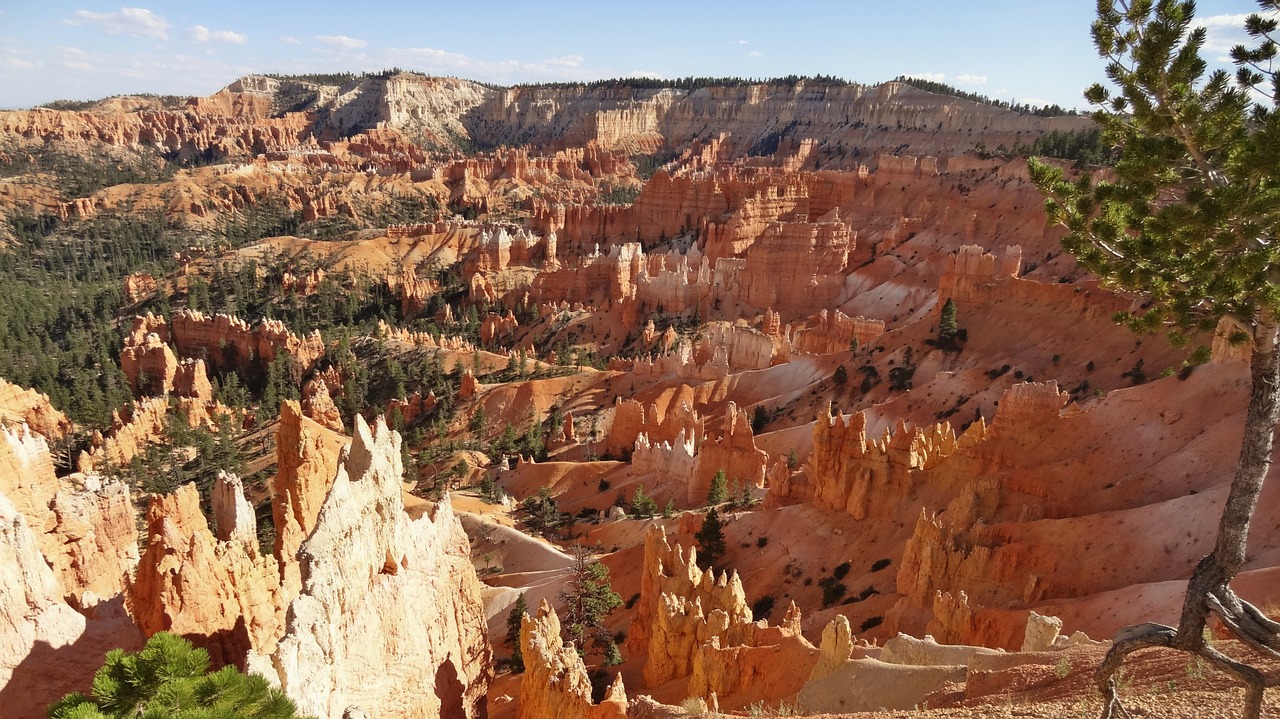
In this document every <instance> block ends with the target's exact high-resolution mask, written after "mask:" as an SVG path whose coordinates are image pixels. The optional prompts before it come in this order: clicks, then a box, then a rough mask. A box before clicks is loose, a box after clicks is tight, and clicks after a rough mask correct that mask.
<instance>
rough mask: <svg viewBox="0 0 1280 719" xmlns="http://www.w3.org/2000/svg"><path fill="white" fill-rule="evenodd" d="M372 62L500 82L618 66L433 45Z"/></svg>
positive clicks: (600, 72) (573, 75) (598, 73)
mask: <svg viewBox="0 0 1280 719" xmlns="http://www.w3.org/2000/svg"><path fill="white" fill-rule="evenodd" d="M363 59H364V60H366V61H367V63H368V64H369V65H370V66H371V67H372V66H379V65H381V66H383V67H392V66H395V67H403V68H405V69H408V70H414V71H417V72H423V73H427V74H434V75H456V76H459V77H465V78H469V79H473V80H483V81H485V82H496V83H500V84H519V83H522V82H543V81H558V82H567V81H573V80H594V79H598V78H601V77H616V76H617V75H618V72H617V71H616V70H609V69H601V68H596V67H591V66H589V65H588V63H587V60H586V58H584V57H582V56H581V55H563V56H557V57H550V58H546V59H544V60H540V61H536V62H530V61H524V60H496V61H494V60H479V59H476V58H473V57H471V56H469V55H464V54H462V53H457V52H451V51H449V50H441V49H438V48H432V47H410V48H389V49H387V50H380V51H377V52H373V53H370V54H369V55H368V56H367V57H364V58H363Z"/></svg>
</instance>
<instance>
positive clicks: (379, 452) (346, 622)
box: [270, 410, 528, 719]
mask: <svg viewBox="0 0 1280 719" xmlns="http://www.w3.org/2000/svg"><path fill="white" fill-rule="evenodd" d="M295 411H296V410H295ZM401 475H402V467H401V460H400V436H399V435H398V434H396V433H394V432H392V431H390V430H388V429H387V427H386V425H385V424H384V423H383V422H382V420H379V421H378V423H377V425H376V426H375V427H373V428H370V427H369V426H368V424H366V423H365V421H364V419H363V418H362V417H359V416H357V418H356V426H355V428H354V436H353V438H352V442H351V445H350V447H349V448H348V449H347V450H346V451H345V452H344V453H343V456H342V460H341V462H340V464H339V467H338V471H337V475H336V477H335V479H334V481H333V486H332V488H331V489H330V490H329V493H328V497H327V498H326V499H325V502H324V505H323V506H322V507H321V509H320V514H319V516H318V517H317V519H316V525H315V528H314V529H313V530H312V532H311V534H310V536H309V537H308V538H307V539H306V541H305V542H303V544H302V547H301V548H300V549H299V551H298V559H299V563H300V566H301V577H302V593H301V594H300V595H299V596H298V598H297V599H295V600H293V602H292V603H291V604H290V605H289V610H288V629H287V631H286V634H285V637H284V638H283V639H282V640H281V641H280V644H279V646H278V648H277V650H276V652H275V653H274V654H273V655H272V656H271V657H270V665H271V667H272V668H273V669H274V672H275V673H276V674H277V676H278V677H279V679H280V683H281V686H282V687H283V688H284V690H285V692H286V693H288V694H289V696H290V697H292V698H293V699H294V700H295V701H296V702H297V703H298V707H299V709H300V711H302V712H305V713H308V714H312V715H314V716H317V717H321V718H323V719H338V718H339V717H341V716H342V715H343V713H344V711H346V710H347V708H348V707H352V706H355V707H359V708H360V709H362V710H363V711H364V712H366V713H367V714H368V715H369V716H400V717H410V718H413V717H423V718H425V717H438V716H457V717H477V716H482V715H483V702H484V695H485V691H486V689H487V687H488V683H489V671H490V650H489V646H488V643H487V641H486V640H485V620H484V611H483V605H482V603H481V601H480V583H479V581H478V580H477V578H476V574H475V569H474V568H473V567H472V565H471V561H470V551H469V544H468V541H467V537H466V534H465V533H464V532H463V530H462V525H461V524H460V523H459V522H458V520H457V519H456V518H455V517H454V515H453V511H452V509H451V508H450V505H449V503H448V502H447V501H444V502H441V503H439V504H437V505H436V506H435V508H434V512H433V513H429V514H428V515H424V516H422V517H421V518H419V519H417V520H411V519H409V517H408V515H406V514H405V513H404V505H403V501H402V499H401V495H400V492H401V486H400V480H401ZM526 661H528V659H526Z"/></svg>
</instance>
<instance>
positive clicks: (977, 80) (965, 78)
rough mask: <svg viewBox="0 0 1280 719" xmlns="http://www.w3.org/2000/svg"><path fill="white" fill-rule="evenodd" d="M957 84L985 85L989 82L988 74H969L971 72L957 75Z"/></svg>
mask: <svg viewBox="0 0 1280 719" xmlns="http://www.w3.org/2000/svg"><path fill="white" fill-rule="evenodd" d="M956 84H957V85H985V84H987V76H986V75H969V74H964V75H957V76H956Z"/></svg>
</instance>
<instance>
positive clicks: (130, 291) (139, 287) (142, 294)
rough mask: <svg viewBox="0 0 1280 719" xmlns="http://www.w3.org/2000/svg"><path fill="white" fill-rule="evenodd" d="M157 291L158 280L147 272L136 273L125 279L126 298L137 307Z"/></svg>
mask: <svg viewBox="0 0 1280 719" xmlns="http://www.w3.org/2000/svg"><path fill="white" fill-rule="evenodd" d="M155 291H156V278H155V277H152V276H151V275H150V274H149V273H146V272H135V273H133V274H131V275H129V276H128V277H125V278H124V297H125V299H126V300H128V302H129V304H131V305H136V304H138V303H139V302H141V301H142V300H144V299H146V298H147V297H150V296H151V295H152V294H154V293H155Z"/></svg>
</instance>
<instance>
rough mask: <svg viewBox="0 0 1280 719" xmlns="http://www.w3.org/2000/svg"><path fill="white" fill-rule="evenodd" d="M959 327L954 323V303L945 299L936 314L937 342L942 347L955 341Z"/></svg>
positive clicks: (949, 299)
mask: <svg viewBox="0 0 1280 719" xmlns="http://www.w3.org/2000/svg"><path fill="white" fill-rule="evenodd" d="M959 331H960V326H959V325H958V324H957V323H956V301H955V300H953V299H951V298H950V297H948V298H947V301H946V302H944V303H943V304H942V311H941V312H939V313H938V342H940V343H941V344H942V345H943V346H947V345H950V344H951V343H952V342H954V341H955V339H956V334H957V333H958V332H959Z"/></svg>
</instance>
